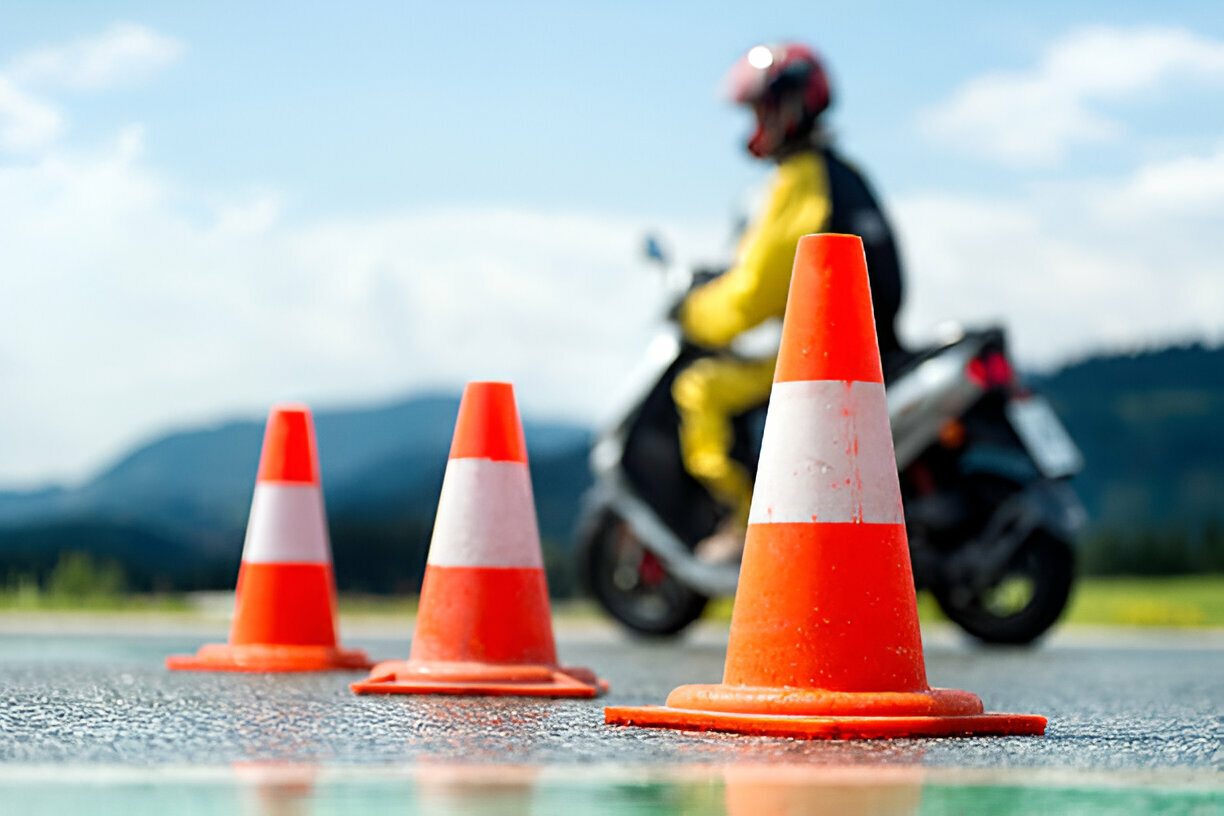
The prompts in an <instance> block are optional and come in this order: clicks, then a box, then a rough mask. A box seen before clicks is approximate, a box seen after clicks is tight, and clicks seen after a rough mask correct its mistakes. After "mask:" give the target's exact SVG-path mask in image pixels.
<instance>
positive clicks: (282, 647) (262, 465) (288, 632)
mask: <svg viewBox="0 0 1224 816" xmlns="http://www.w3.org/2000/svg"><path fill="white" fill-rule="evenodd" d="M166 665H167V666H168V667H169V668H171V669H182V670H189V671H247V672H300V671H327V670H329V669H366V668H369V667H370V660H369V658H368V657H366V654H365V652H362V651H357V650H351V649H341V648H339V647H338V646H337V645H336V581H335V577H334V576H333V574H332V563H331V545H330V544H329V542H328V537H327V517H326V515H325V512H324V509H323V492H322V490H321V488H320V486H319V460H318V455H317V453H316V449H315V436H314V425H313V424H312V423H311V421H310V411H309V410H308V409H307V408H306V407H305V406H302V405H279V406H275V407H274V408H273V409H272V413H271V415H270V416H269V417H268V426H267V429H266V430H265V432H264V442H263V451H262V453H261V454H260V459H259V475H258V476H257V478H256V482H255V496H254V498H253V499H252V501H251V517H250V520H249V521H248V522H247V534H246V543H245V544H243V549H242V566H241V567H240V568H239V571H238V591H237V598H236V600H235V610H234V622H233V624H232V626H231V628H230V636H229V643H216V644H211V645H208V646H204V647H202V648H201V649H200V650H199V652H197V653H196V654H195V655H194V656H188V655H179V656H175V657H169V658H166Z"/></svg>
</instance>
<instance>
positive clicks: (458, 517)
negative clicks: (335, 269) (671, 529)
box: [352, 382, 608, 697]
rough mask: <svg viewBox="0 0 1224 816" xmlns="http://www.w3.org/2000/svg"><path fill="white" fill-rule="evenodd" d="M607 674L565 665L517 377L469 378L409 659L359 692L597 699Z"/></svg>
mask: <svg viewBox="0 0 1224 816" xmlns="http://www.w3.org/2000/svg"><path fill="white" fill-rule="evenodd" d="M607 688H608V684H607V683H606V682H605V681H603V680H600V679H599V678H597V677H596V676H595V675H594V674H593V673H592V672H591V671H590V670H589V669H576V668H561V667H559V666H558V665H557V649H556V646H555V644H554V642H553V631H552V619H551V617H550V615H549V606H548V585H547V583H546V581H545V577H544V562H543V558H542V556H541V552H540V534H539V531H538V530H537V527H536V517H535V503H534V500H533V498H532V493H531V474H530V472H529V471H528V469H527V446H526V443H525V442H524V441H523V428H522V425H521V424H520V422H519V416H518V410H517V409H516V408H515V404H514V390H513V388H512V387H511V385H510V384H509V383H492V382H474V383H469V384H468V386H467V388H466V389H465V390H464V392H463V400H462V402H460V404H459V418H458V421H457V422H456V425H455V438H454V441H453V442H452V444H451V451H450V461H449V462H448V463H447V466H446V476H445V478H444V479H443V482H442V495H441V497H440V499H439V500H438V515H437V519H436V521H435V522H434V531H433V540H432V541H431V542H430V545H429V559H428V562H427V564H426V568H425V581H424V584H423V585H422V587H421V603H420V608H419V611H418V613H417V622H416V634H415V635H414V636H413V639H412V651H411V653H410V654H409V656H408V660H406V661H405V660H395V661H388V662H385V663H380V664H378V665H377V666H375V667H374V669H373V671H372V672H371V673H370V677H369V679H368V680H366V681H364V682H361V683H353V684H352V689H353V691H355V692H357V693H358V694H362V693H405V694H413V693H417V694H517V695H534V696H544V697H594V696H595V695H596V694H598V693H600V692H602V691H607Z"/></svg>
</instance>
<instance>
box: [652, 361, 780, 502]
mask: <svg viewBox="0 0 1224 816" xmlns="http://www.w3.org/2000/svg"><path fill="white" fill-rule="evenodd" d="M776 363H777V358H769V359H766V360H738V359H733V358H728V357H706V358H703V359H701V360H698V361H697V362H695V363H693V364H692V365H691V366H689V367H688V368H686V369H685V370H684V371H681V372H680V374H679V375H678V376H677V377H676V381H675V382H674V383H673V384H672V398H673V399H675V401H676V408H677V409H678V410H679V412H680V453H681V455H682V456H683V457H684V467H685V468H686V469H687V470H688V472H689V473H691V474H692V475H693V477H694V478H696V479H697V480H698V481H699V482H701V483H702V484H703V485H705V486H706V488H707V489H708V490H709V491H710V493H712V494H713V495H714V497H715V498H717V499H718V500H719V501H721V502H722V503H724V504H726V505H727V506H728V507H730V508H731V511H732V513H733V514H734V515H733V518H734V519H735V520H737V521H739V522H740V523H742V524H744V525H747V523H748V508H749V506H750V505H751V503H752V479H751V477H749V475H748V472H747V471H746V470H745V469H744V466H743V465H741V464H740V463H739V462H736V461H735V460H734V459H732V458H731V445H732V443H733V442H734V435H733V431H732V427H731V418H732V417H734V416H736V415H737V414H741V413H743V412H744V411H747V410H748V409H749V408H752V407H753V406H756V405H761V404H763V403H765V402H766V401H767V400H768V399H769V389H770V387H771V386H772V385H773V375H774V366H775V364H776Z"/></svg>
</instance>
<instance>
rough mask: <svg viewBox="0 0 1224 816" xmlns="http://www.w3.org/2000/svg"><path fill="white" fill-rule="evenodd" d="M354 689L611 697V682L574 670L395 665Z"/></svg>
mask: <svg viewBox="0 0 1224 816" xmlns="http://www.w3.org/2000/svg"><path fill="white" fill-rule="evenodd" d="M349 688H351V689H352V690H353V691H354V692H356V693H357V694H489V695H497V696H524V697H596V696H598V695H600V694H603V693H605V692H607V690H608V681H607V680H601V679H599V678H598V677H596V676H595V674H594V673H593V672H592V671H591V670H590V669H582V668H574V667H569V666H533V665H521V664H509V665H499V664H491V663H462V662H449V661H428V660H389V661H387V662H385V663H379V664H378V665H377V666H375V667H374V669H373V670H372V671H371V672H370V676H369V678H368V679H366V680H364V681H362V682H360V683H352V684H351V685H350V686H349Z"/></svg>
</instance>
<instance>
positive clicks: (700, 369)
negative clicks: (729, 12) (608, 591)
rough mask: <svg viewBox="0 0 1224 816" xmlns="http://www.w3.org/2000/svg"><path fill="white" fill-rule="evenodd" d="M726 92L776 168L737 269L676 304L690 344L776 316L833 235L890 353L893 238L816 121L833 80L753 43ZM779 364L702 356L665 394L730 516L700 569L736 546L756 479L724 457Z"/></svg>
mask: <svg viewBox="0 0 1224 816" xmlns="http://www.w3.org/2000/svg"><path fill="white" fill-rule="evenodd" d="M726 88H727V91H728V95H729V96H730V98H731V99H732V100H733V101H734V102H736V103H738V104H741V105H745V106H748V107H751V108H752V111H753V113H754V114H755V117H756V130H755V131H754V132H753V134H752V137H751V138H750V139H749V140H748V151H749V152H750V153H751V154H752V155H753V156H755V157H757V158H759V159H770V160H773V161H774V162H776V164H777V169H776V170H775V172H774V176H773V179H772V183H771V189H770V193H769V197H768V201H767V204H766V206H765V208H764V210H763V211H762V213H761V215H760V216H759V217H758V218H757V219H756V220H755V222H754V223H752V224H750V225H749V226H748V229H747V231H746V232H745V233H744V236H743V238H742V240H741V242H740V246H739V250H738V252H737V254H736V260H735V265H734V266H733V267H732V268H731V269H730V270H729V271H728V272H726V273H725V274H723V275H721V276H720V277H718V278H716V279H714V280H713V281H710V282H709V283H707V284H704V285H703V286H701V287H699V288H697V289H694V290H693V291H692V293H690V294H689V296H688V297H687V298H686V299H685V300H684V302H683V303H682V304H681V305H680V309H679V315H678V316H679V319H680V324H681V327H682V328H683V331H684V333H685V335H686V337H687V338H688V339H689V340H691V341H692V342H694V343H696V344H698V345H700V346H703V347H706V348H710V349H725V348H727V347H728V346H729V345H730V344H731V342H732V341H733V340H734V339H735V338H736V337H737V336H738V335H740V334H741V333H743V332H745V331H747V330H749V329H751V328H753V327H755V326H758V325H760V324H761V323H763V322H765V321H767V320H769V319H770V318H781V317H782V316H783V314H784V313H785V310H786V295H787V291H788V289H789V287H790V275H791V267H792V265H793V263H794V258H795V247H796V246H797V245H798V243H799V238H800V237H802V236H804V235H807V234H808V233H813V232H839V233H852V234H855V235H859V236H861V237H862V239H863V247H864V250H865V252H866V256H867V269H868V275H869V277H870V284H871V295H872V304H873V307H874V311H875V323H876V333H877V336H878V338H879V342H880V352H881V354H882V356H884V357H885V358H886V359H887V358H888V357H890V356H891V355H893V354H895V353H897V352H898V351H899V350H900V348H899V344H898V342H897V335H896V329H895V326H894V323H895V321H896V315H897V310H898V308H900V305H901V268H900V263H899V261H898V259H897V251H896V247H895V245H894V242H893V236H892V230H891V229H890V227H889V225H888V221H887V220H886V219H885V217H884V214H883V212H882V211H881V209H880V206H879V204H877V202H876V199H875V196H874V195H873V194H872V192H871V189H870V188H869V187H868V186H867V183H866V182H865V181H864V180H863V177H862V176H861V175H860V174H859V172H858V171H857V170H856V169H855V168H854V167H852V166H851V165H850V164H848V163H847V162H846V161H845V160H843V159H842V158H841V157H840V156H839V155H838V154H837V153H836V152H835V151H834V150H833V147H832V145H831V144H830V137H829V134H828V132H827V131H826V129H825V127H824V120H823V118H822V114H823V113H824V111H825V110H826V109H827V108H828V107H829V102H830V92H829V80H828V76H827V75H826V73H825V70H824V67H823V66H822V65H821V63H820V60H819V59H818V58H817V56H816V55H815V54H814V53H813V52H812V51H811V50H810V49H808V48H807V47H805V46H803V45H799V44H796V43H787V44H780V45H758V46H756V47H754V48H752V49H751V50H749V51H748V53H747V54H745V55H744V56H743V57H742V58H741V59H740V60H739V61H738V62H737V63H736V64H735V65H734V66H733V67H732V68H731V70H730V72H729V73H728V74H727V78H726ZM776 362H777V356H776V354H775V355H774V356H771V357H769V358H767V359H755V360H747V359H744V358H740V357H733V356H731V355H728V354H719V355H714V356H711V357H705V358H702V359H700V360H698V361H697V362H695V363H694V364H693V365H691V366H690V367H688V368H687V369H685V370H684V371H682V372H681V373H680V375H679V376H678V377H677V378H676V381H675V384H674V386H673V388H672V395H673V397H674V398H675V401H676V407H677V409H678V411H679V413H680V447H681V452H682V454H683V457H684V465H685V467H686V468H687V469H688V471H689V473H691V474H692V475H693V476H694V477H695V478H696V479H697V480H698V481H700V482H701V483H702V484H704V485H705V486H706V487H707V489H709V490H710V492H711V493H712V494H713V495H714V496H715V497H716V498H717V499H719V500H720V501H721V502H722V503H723V504H725V505H727V507H728V508H729V509H730V513H729V515H728V516H727V520H726V521H725V522H724V523H723V524H722V525H721V526H720V527H719V529H718V530H717V531H716V532H715V533H714V535H712V536H710V537H709V538H707V539H706V540H705V541H703V542H701V543H700V544H699V545H698V548H697V555H698V556H699V557H700V558H703V559H705V560H711V561H717V560H725V559H728V558H733V557H735V556H738V554H739V552H740V551H741V550H742V548H743V540H744V531H745V529H746V527H747V522H748V508H749V504H750V502H751V498H752V478H751V477H750V476H749V475H748V473H747V471H746V470H745V469H744V467H743V466H742V465H741V464H740V463H739V462H737V461H736V460H734V459H733V458H731V455H730V451H731V446H732V441H733V440H732V425H731V419H732V417H734V416H735V415H737V414H740V413H743V412H744V411H746V410H748V409H750V408H752V407H754V406H757V405H761V404H763V403H764V402H765V401H766V400H767V399H768V398H769V391H770V387H771V385H772V383H773V373H774V365H775V363H776Z"/></svg>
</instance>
